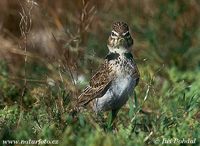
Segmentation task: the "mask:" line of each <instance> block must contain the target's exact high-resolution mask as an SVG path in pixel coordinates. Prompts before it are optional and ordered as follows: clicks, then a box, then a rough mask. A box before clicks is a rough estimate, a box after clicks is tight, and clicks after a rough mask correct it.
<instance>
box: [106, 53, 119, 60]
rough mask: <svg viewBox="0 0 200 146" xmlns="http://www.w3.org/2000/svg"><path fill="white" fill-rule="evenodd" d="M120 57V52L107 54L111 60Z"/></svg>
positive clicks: (107, 57)
mask: <svg viewBox="0 0 200 146" xmlns="http://www.w3.org/2000/svg"><path fill="white" fill-rule="evenodd" d="M118 57H119V54H118V53H109V54H108V55H107V56H106V59H107V60H108V61H110V60H115V59H117V58H118Z"/></svg>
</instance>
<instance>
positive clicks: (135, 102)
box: [133, 90, 138, 109]
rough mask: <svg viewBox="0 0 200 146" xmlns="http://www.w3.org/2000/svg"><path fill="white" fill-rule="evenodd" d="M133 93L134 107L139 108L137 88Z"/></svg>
mask: <svg viewBox="0 0 200 146" xmlns="http://www.w3.org/2000/svg"><path fill="white" fill-rule="evenodd" d="M133 94H134V107H135V109H137V108H138V100H137V95H136V92H135V90H134V91H133Z"/></svg>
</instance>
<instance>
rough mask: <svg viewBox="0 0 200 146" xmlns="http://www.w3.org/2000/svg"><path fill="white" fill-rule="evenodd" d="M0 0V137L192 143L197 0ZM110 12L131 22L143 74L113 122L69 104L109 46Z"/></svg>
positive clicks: (198, 75)
mask: <svg viewBox="0 0 200 146" xmlns="http://www.w3.org/2000/svg"><path fill="white" fill-rule="evenodd" d="M0 7H1V10H0V32H1V33H0V139H1V142H2V143H0V145H2V144H3V141H2V140H12V139H16V140H28V139H47V140H54V139H55V140H59V145H80V146H82V145H91V146H92V145H95V146H96V145H97V146H98V145H99V146H100V145H106V146H109V145H119V146H120V145H130V146H131V145H144V144H145V145H147V144H149V145H154V144H158V145H161V144H162V142H163V139H173V138H178V139H180V140H182V139H193V140H194V139H196V141H195V143H194V144H193V145H199V144H200V110H199V109H200V98H199V97H200V90H199V89H200V19H199V18H200V1H198V0H179V1H176V0H162V1H158V0H101V1H95V0H74V1H70V0H58V1H54V0H41V1H39V0H38V1H36V0H35V1H31V0H29V1H26V0H19V1H17V0H1V1H0ZM115 21H125V22H127V23H128V24H129V27H130V30H131V34H132V36H133V38H134V46H133V49H132V53H133V54H134V58H135V60H136V62H137V64H138V67H139V71H140V74H141V79H140V83H139V85H138V86H137V87H136V96H137V99H138V103H137V104H134V103H133V100H134V96H132V97H130V100H129V101H128V103H127V104H126V105H125V106H124V107H123V108H122V109H121V110H120V112H119V115H118V117H117V119H116V122H115V126H114V128H113V129H112V130H111V129H109V128H107V121H106V120H107V118H106V116H107V115H106V114H105V115H104V116H105V119H104V120H103V121H102V120H100V119H99V117H97V116H96V115H95V114H94V113H93V112H92V111H90V110H89V109H88V110H86V111H83V112H81V113H77V115H76V116H75V117H74V116H72V115H71V114H70V111H71V109H72V108H73V106H74V105H75V103H76V97H77V96H78V95H79V94H80V93H81V91H82V90H83V89H84V87H86V85H87V84H88V82H89V79H90V77H91V76H92V75H93V74H94V73H95V71H96V70H97V68H98V66H99V65H100V64H101V62H102V61H103V58H104V57H105V55H106V54H107V53H108V49H107V45H106V43H107V39H108V36H109V34H110V31H111V25H112V23H113V22H115ZM141 109H142V111H143V112H142V113H141V112H140V111H141ZM165 144H166V143H165ZM175 144H176V145H181V143H180V142H177V143H175ZM4 145H6V144H4ZM8 145H14V144H8ZM166 145H167V144H166Z"/></svg>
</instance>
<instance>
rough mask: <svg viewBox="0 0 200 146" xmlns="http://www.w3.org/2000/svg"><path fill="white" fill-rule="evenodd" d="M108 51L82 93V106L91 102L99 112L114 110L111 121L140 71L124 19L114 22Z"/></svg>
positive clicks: (123, 103) (80, 103) (80, 100)
mask: <svg viewBox="0 0 200 146" xmlns="http://www.w3.org/2000/svg"><path fill="white" fill-rule="evenodd" d="M111 29H112V30H111V33H110V35H109V37H108V41H107V47H108V50H109V53H108V54H107V55H106V57H105V59H104V61H103V63H102V64H101V66H100V67H99V69H98V71H97V72H96V73H95V74H94V75H93V76H92V78H91V80H90V82H89V85H88V86H87V87H86V88H85V89H84V91H83V92H82V93H81V94H80V95H79V97H78V105H79V107H85V106H87V105H89V106H90V107H91V108H92V109H93V111H94V112H95V113H102V112H107V111H110V112H111V123H112V122H113V121H114V119H115V117H116V116H117V113H118V111H119V110H120V109H121V107H122V106H123V105H125V104H126V102H127V100H128V99H129V97H130V96H131V94H133V92H134V88H135V87H136V86H137V85H138V83H139V78H140V73H139V70H138V67H137V65H136V62H135V60H134V58H133V55H132V53H131V50H132V46H133V43H134V41H133V38H132V36H131V33H130V31H129V26H128V24H127V23H125V22H123V21H117V22H114V23H113V24H112V27H111Z"/></svg>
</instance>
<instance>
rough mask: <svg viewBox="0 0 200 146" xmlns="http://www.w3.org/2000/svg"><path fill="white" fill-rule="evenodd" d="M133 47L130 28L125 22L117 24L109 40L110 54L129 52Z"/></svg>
mask: <svg viewBox="0 0 200 146" xmlns="http://www.w3.org/2000/svg"><path fill="white" fill-rule="evenodd" d="M132 45H133V39H132V37H131V35H130V32H129V27H128V25H127V24H126V23H125V22H115V23H113V25H112V31H111V34H110V36H109V38H108V48H109V50H110V52H128V51H130V49H131V46H132Z"/></svg>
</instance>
